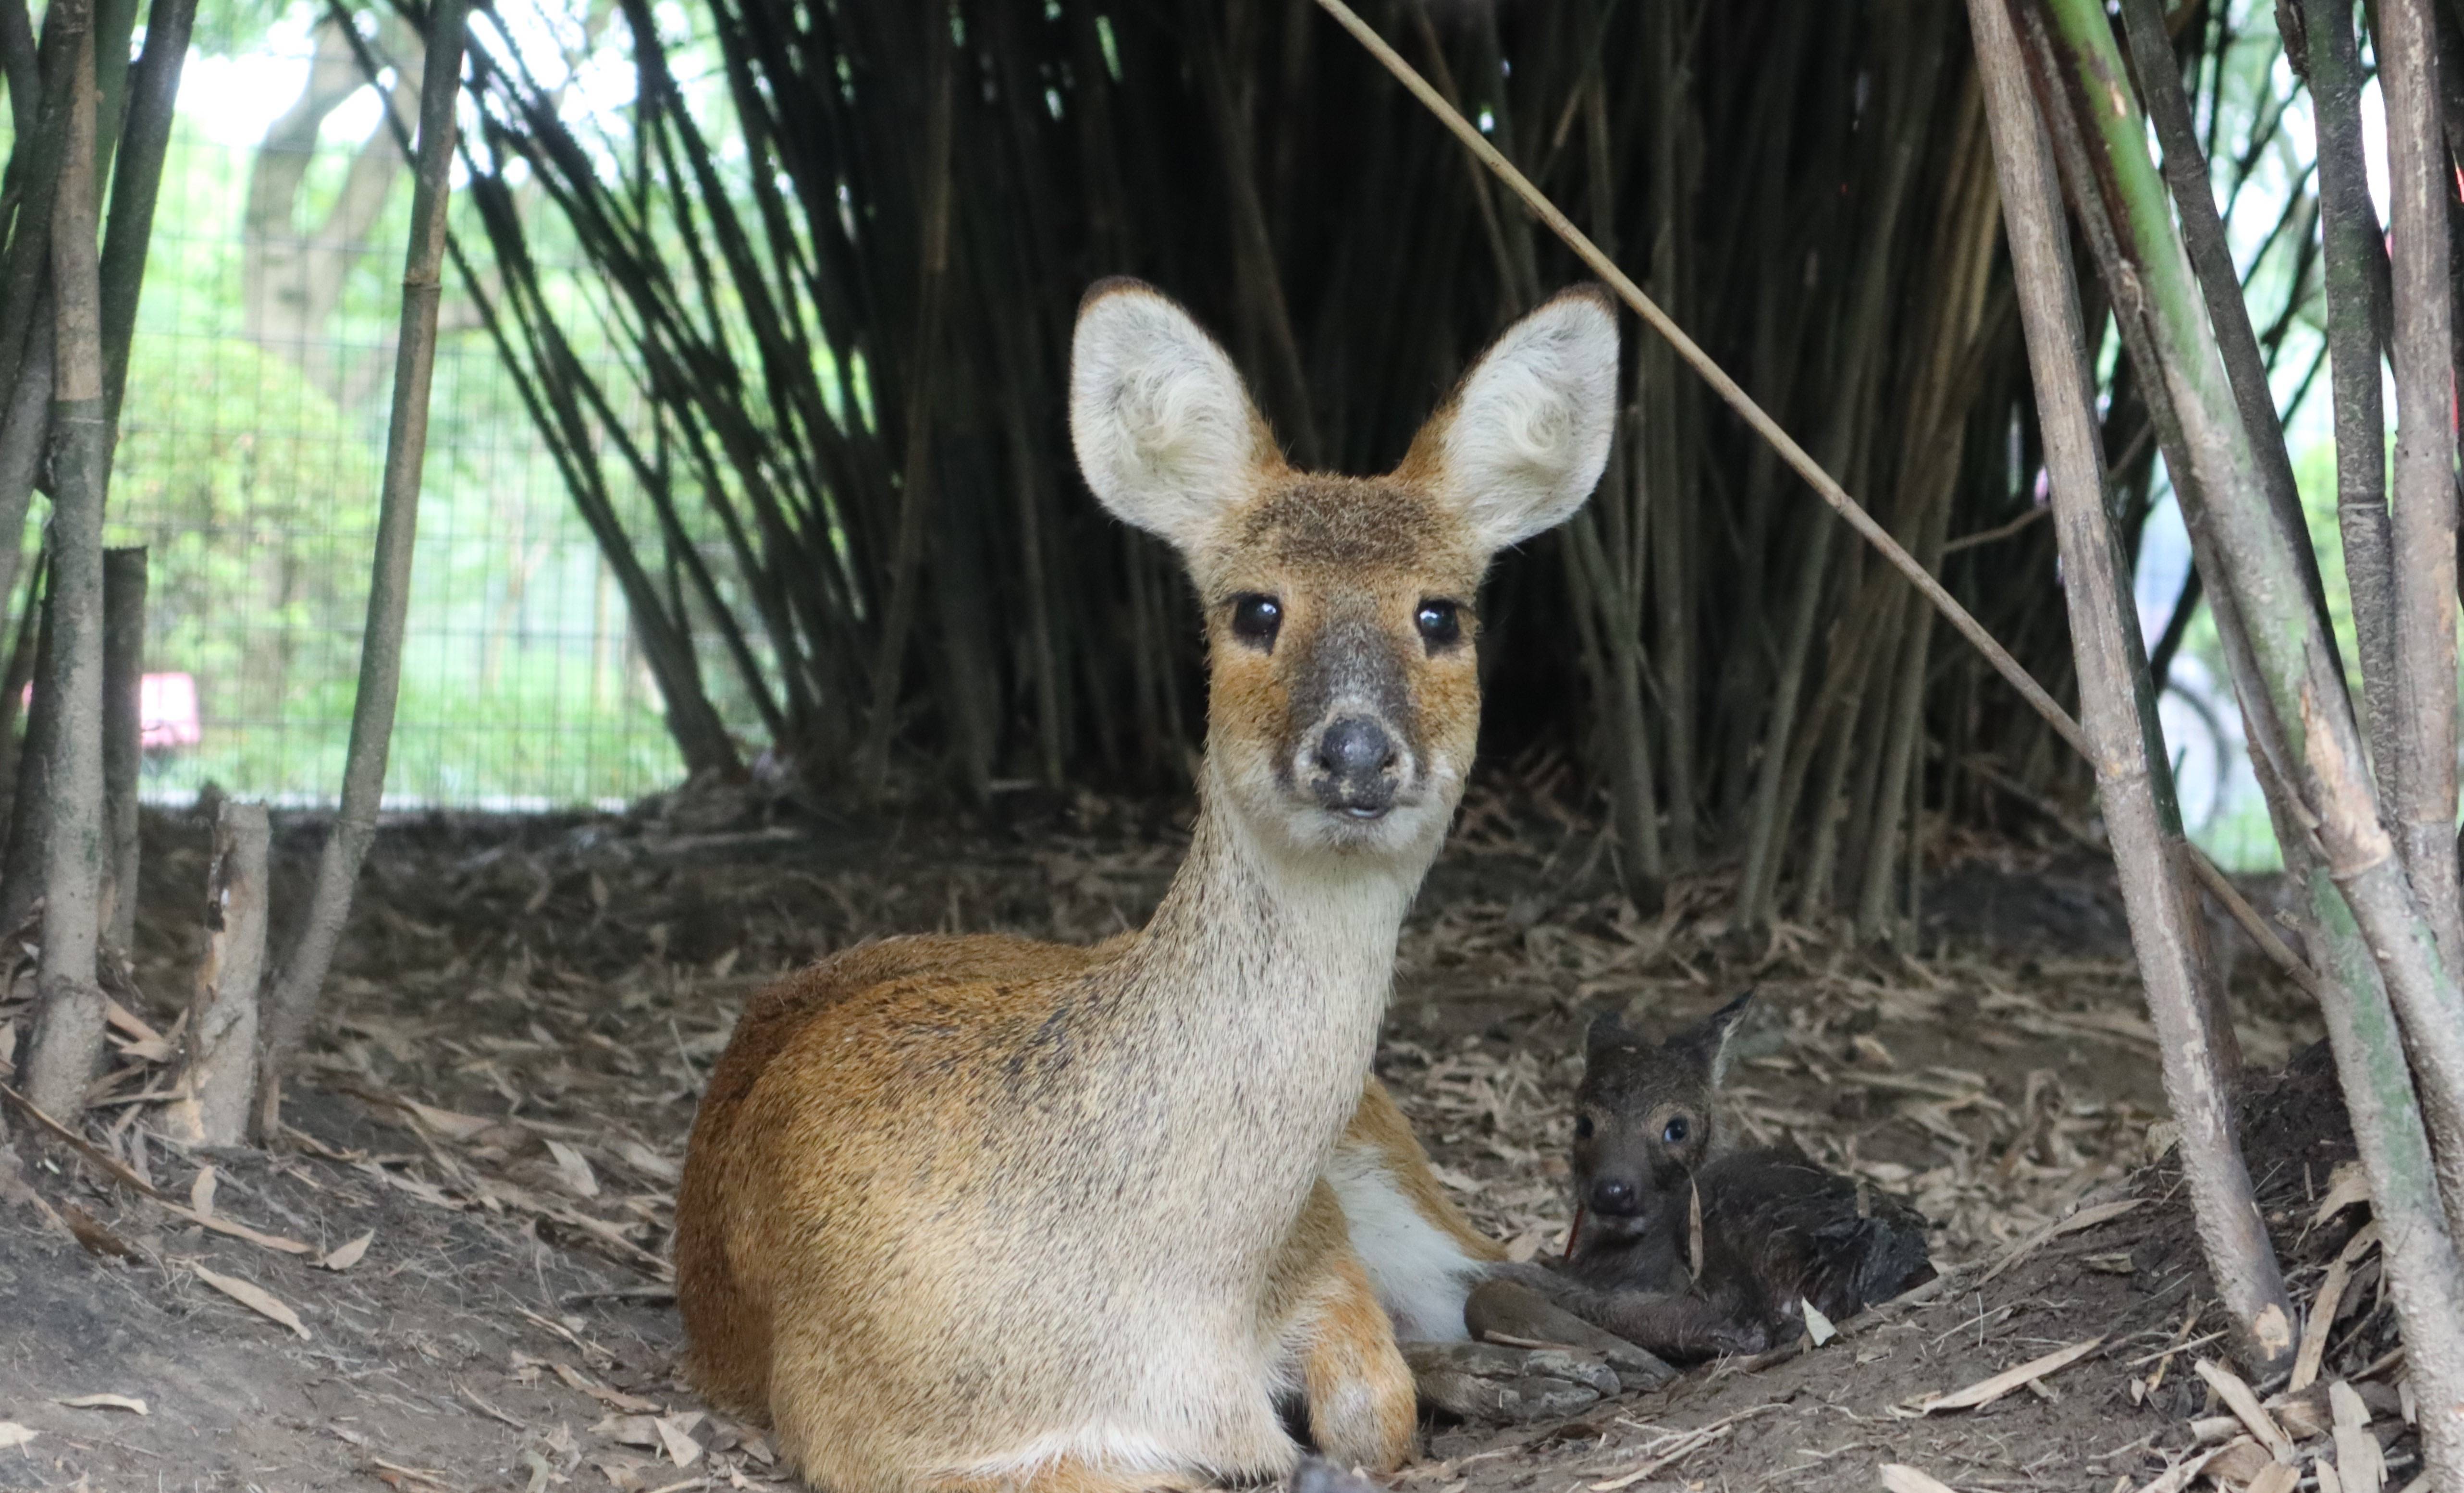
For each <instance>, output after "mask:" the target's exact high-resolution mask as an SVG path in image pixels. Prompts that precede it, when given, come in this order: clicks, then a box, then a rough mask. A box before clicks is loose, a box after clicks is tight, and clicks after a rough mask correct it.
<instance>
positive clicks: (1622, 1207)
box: [1592, 1176, 1636, 1216]
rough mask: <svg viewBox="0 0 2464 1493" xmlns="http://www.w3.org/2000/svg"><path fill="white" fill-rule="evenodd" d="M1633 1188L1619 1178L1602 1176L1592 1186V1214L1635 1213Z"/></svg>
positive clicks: (1630, 1184)
mask: <svg viewBox="0 0 2464 1493" xmlns="http://www.w3.org/2000/svg"><path fill="white" fill-rule="evenodd" d="M1635 1197H1636V1194H1635V1186H1634V1184H1633V1183H1632V1182H1629V1181H1627V1180H1626V1179H1625V1178H1623V1177H1621V1176H1604V1177H1601V1178H1600V1179H1599V1180H1598V1181H1595V1182H1594V1183H1593V1184H1592V1211H1593V1212H1594V1213H1607V1214H1616V1215H1619V1216H1625V1215H1631V1214H1632V1213H1633V1212H1634V1211H1635Z"/></svg>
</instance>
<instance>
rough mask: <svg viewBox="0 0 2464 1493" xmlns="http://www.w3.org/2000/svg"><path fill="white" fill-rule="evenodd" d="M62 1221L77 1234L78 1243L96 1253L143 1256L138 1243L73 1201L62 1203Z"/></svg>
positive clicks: (126, 1257) (127, 1257)
mask: <svg viewBox="0 0 2464 1493" xmlns="http://www.w3.org/2000/svg"><path fill="white" fill-rule="evenodd" d="M60 1221H61V1222H63V1223H65V1224H67V1225H68V1226H69V1233H70V1234H72V1235H74V1236H76V1238H77V1242H78V1243H80V1244H83V1245H84V1246H85V1247H86V1248H87V1249H88V1250H90V1251H91V1252H93V1253H95V1254H98V1255H107V1256H109V1257H111V1258H112V1259H114V1260H136V1259H139V1258H141V1257H140V1256H139V1254H138V1252H137V1246H136V1245H134V1244H132V1243H130V1242H128V1241H126V1240H124V1239H122V1238H121V1237H120V1236H119V1235H118V1234H116V1233H114V1232H113V1231H112V1230H111V1228H110V1227H109V1226H108V1225H106V1224H104V1223H103V1222H102V1220H101V1219H97V1218H96V1217H95V1216H94V1215H93V1214H90V1213H88V1212H86V1211H85V1210H84V1209H83V1208H80V1207H78V1206H77V1204H75V1203H73V1202H64V1203H62V1204H60Z"/></svg>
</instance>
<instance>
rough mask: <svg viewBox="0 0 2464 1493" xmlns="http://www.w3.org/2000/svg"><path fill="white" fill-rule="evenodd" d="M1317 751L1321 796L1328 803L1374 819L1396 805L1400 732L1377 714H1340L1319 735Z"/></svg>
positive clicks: (1328, 805) (1327, 804) (1334, 807)
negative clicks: (1373, 716) (1391, 732)
mask: <svg viewBox="0 0 2464 1493" xmlns="http://www.w3.org/2000/svg"><path fill="white" fill-rule="evenodd" d="M1315 756H1316V758H1317V763H1316V765H1317V769H1318V773H1319V775H1320V776H1319V778H1318V780H1317V784H1316V786H1317V793H1318V798H1319V799H1320V800H1321V801H1324V802H1325V804H1326V806H1327V807H1329V808H1333V809H1342V810H1344V811H1345V812H1347V813H1351V814H1354V815H1358V816H1360V817H1362V818H1365V819H1374V818H1375V817H1376V816H1377V815H1380V814H1383V813H1385V812H1386V811H1387V810H1388V809H1389V808H1392V807H1393V806H1394V803H1395V790H1396V787H1397V782H1396V777H1397V775H1396V774H1395V773H1394V772H1393V771H1392V769H1393V768H1394V766H1395V759H1396V757H1397V752H1396V749H1395V738H1394V737H1393V736H1390V735H1389V734H1388V733H1387V730H1386V728H1385V727H1384V726H1381V725H1379V724H1378V723H1377V722H1376V721H1375V720H1373V719H1371V718H1370V717H1369V716H1366V715H1344V716H1339V717H1337V718H1336V719H1335V720H1333V721H1331V722H1330V723H1329V724H1328V726H1327V728H1326V730H1325V732H1324V733H1323V734H1321V735H1320V736H1318V738H1317V752H1316V754H1315Z"/></svg>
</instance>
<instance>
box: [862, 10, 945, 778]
mask: <svg viewBox="0 0 2464 1493" xmlns="http://www.w3.org/2000/svg"><path fill="white" fill-rule="evenodd" d="M925 17H926V18H925V22H924V27H925V35H926V50H927V55H928V56H929V57H930V58H931V60H930V62H929V63H928V64H927V72H928V82H927V84H926V86H927V87H928V88H929V89H930V90H931V93H930V98H929V99H928V101H927V104H926V110H927V117H926V120H925V125H924V150H923V156H922V158H921V160H920V161H919V163H918V167H919V170H918V179H917V187H918V189H919V194H920V195H921V197H922V199H923V202H924V244H923V258H922V262H921V263H920V264H919V265H918V266H917V267H916V275H917V280H918V284H917V286H916V293H915V305H916V310H915V340H914V343H913V345H912V346H911V347H909V348H908V350H907V359H908V370H909V377H908V381H907V383H908V387H907V461H906V467H905V472H904V475H903V477H902V479H901V481H900V484H899V492H898V532H897V538H896V541H895V542H896V546H897V548H896V550H895V551H894V553H893V555H892V557H891V581H890V605H889V608H888V611H887V613H886V614H885V616H884V617H883V619H882V625H881V646H880V650H879V651H878V652H877V653H876V654H875V655H874V658H873V666H872V716H871V719H870V721H869V723H868V724H867V726H866V729H865V738H864V755H863V757H861V758H860V759H859V760H858V764H857V780H858V782H859V783H860V784H861V786H862V789H863V791H864V792H865V793H866V794H867V795H868V796H871V797H878V796H879V795H880V794H881V792H882V790H883V788H884V787H885V786H886V785H887V784H888V782H889V779H890V744H891V738H892V737H893V736H896V735H897V730H898V696H899V684H900V680H901V678H902V677H903V676H904V675H905V673H906V665H907V642H908V636H909V634H910V633H911V632H913V629H914V626H915V604H916V602H915V592H916V588H917V587H919V586H920V585H922V584H923V580H924V520H925V517H926V514H927V511H928V509H929V508H930V506H931V503H932V497H933V405H934V401H935V399H936V398H937V397H938V395H939V391H940V383H939V379H938V377H937V368H938V365H939V363H940V361H941V360H940V351H941V319H942V312H943V308H944V307H945V306H946V304H947V303H948V299H949V283H950V214H951V212H952V211H953V210H954V209H955V207H956V204H955V203H953V202H952V200H951V197H952V190H951V179H950V176H951V171H950V149H951V144H950V136H951V130H952V123H951V109H952V106H953V103H952V98H951V95H952V90H953V88H954V87H955V84H954V82H953V80H952V78H951V71H952V68H953V66H954V64H953V61H952V57H951V53H952V50H953V48H952V44H951V39H950V28H949V24H948V22H947V20H946V18H945V17H943V16H941V15H939V14H937V13H935V11H930V10H928V11H926V12H925Z"/></svg>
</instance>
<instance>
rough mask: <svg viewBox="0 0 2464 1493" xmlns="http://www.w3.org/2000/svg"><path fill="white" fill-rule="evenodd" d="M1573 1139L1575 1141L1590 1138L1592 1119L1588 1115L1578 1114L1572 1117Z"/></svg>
mask: <svg viewBox="0 0 2464 1493" xmlns="http://www.w3.org/2000/svg"><path fill="white" fill-rule="evenodd" d="M1574 1138H1575V1139H1576V1140H1589V1139H1591V1138H1592V1117H1591V1116H1590V1115H1588V1114H1578V1115H1576V1116H1574Z"/></svg>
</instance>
